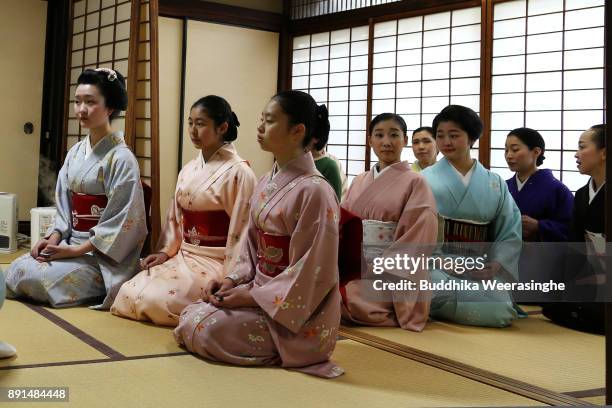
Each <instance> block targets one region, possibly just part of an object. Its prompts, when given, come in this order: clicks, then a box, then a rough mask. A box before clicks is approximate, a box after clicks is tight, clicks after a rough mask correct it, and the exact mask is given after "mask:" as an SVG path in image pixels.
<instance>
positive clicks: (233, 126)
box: [191, 95, 240, 142]
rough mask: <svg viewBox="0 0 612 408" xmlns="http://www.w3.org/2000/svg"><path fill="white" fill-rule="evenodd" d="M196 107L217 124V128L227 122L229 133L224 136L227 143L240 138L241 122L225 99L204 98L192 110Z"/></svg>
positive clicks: (215, 97) (192, 106)
mask: <svg viewBox="0 0 612 408" xmlns="http://www.w3.org/2000/svg"><path fill="white" fill-rule="evenodd" d="M195 107H199V108H200V109H202V110H203V111H204V112H205V113H206V116H208V118H209V119H210V120H212V121H213V122H214V123H215V126H221V125H222V124H224V123H225V122H227V131H226V132H225V133H224V134H223V140H224V141H225V142H232V141H234V140H236V139H237V138H238V127H239V126H240V122H239V121H238V116H236V114H235V113H234V112H233V111H232V107H231V106H230V104H229V103H228V102H227V101H226V100H225V99H223V98H222V97H220V96H217V95H208V96H204V97H202V98H200V99H198V100H197V101H195V102H194V104H193V105H191V109H193V108H195Z"/></svg>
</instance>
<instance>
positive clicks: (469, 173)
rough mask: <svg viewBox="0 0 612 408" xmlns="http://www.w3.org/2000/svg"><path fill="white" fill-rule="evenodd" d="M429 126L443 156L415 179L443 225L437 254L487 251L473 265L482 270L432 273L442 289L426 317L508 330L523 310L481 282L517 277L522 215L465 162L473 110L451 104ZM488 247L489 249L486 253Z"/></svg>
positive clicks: (473, 129) (476, 132) (490, 176)
mask: <svg viewBox="0 0 612 408" xmlns="http://www.w3.org/2000/svg"><path fill="white" fill-rule="evenodd" d="M433 129H434V133H435V135H436V144H437V146H438V150H439V151H440V152H441V153H442V154H443V155H444V158H443V159H442V160H440V161H439V162H438V163H436V164H435V165H433V166H431V167H428V168H427V169H425V170H423V172H422V173H421V174H422V175H423V176H424V177H425V178H426V179H427V182H428V183H429V185H430V186H431V189H432V191H433V194H434V196H435V198H436V204H437V206H438V212H439V216H440V218H441V220H440V223H441V224H442V225H443V232H442V231H441V233H443V235H444V243H445V245H444V247H443V249H442V253H440V254H439V255H441V256H442V257H445V256H447V255H448V256H450V257H453V256H455V257H456V256H457V254H460V255H461V254H465V253H466V252H467V253H470V251H472V252H471V254H472V256H473V259H476V258H477V257H479V256H484V255H485V252H484V251H486V255H487V257H486V258H484V260H482V259H481V260H480V262H479V263H477V264H476V265H480V266H481V267H480V268H478V267H476V266H475V265H472V266H473V267H472V268H471V270H468V271H466V270H465V269H464V268H457V267H455V269H452V268H446V267H445V270H441V269H433V270H432V271H431V281H432V284H433V285H436V284H439V285H440V286H444V283H446V286H445V287H444V289H442V290H435V291H434V294H433V298H432V303H431V311H430V316H431V317H433V318H436V319H442V320H450V321H454V322H457V323H461V324H468V325H474V326H490V327H504V326H508V325H510V324H511V322H512V321H513V320H514V319H516V318H518V317H519V316H521V315H524V313H523V312H522V311H521V310H520V308H518V306H516V305H515V303H514V301H513V300H512V297H511V294H510V293H509V292H507V291H504V290H501V291H500V290H488V289H486V288H485V287H484V285H483V282H484V281H487V280H490V281H492V280H497V282H512V281H514V280H515V279H517V278H518V276H517V262H518V259H519V255H520V249H521V213H520V211H519V209H518V207H517V206H516V204H515V203H514V200H513V199H512V196H511V195H510V193H509V192H508V187H507V185H506V182H505V181H504V180H503V179H502V178H501V177H500V176H499V175H498V174H495V173H492V172H490V171H489V170H487V169H485V168H484V167H483V166H482V165H481V164H480V163H479V162H478V161H477V160H474V159H472V158H471V157H470V148H471V147H472V145H473V144H474V143H475V142H476V140H478V138H479V137H480V135H481V133H482V122H481V121H480V118H479V117H478V115H477V114H476V112H474V111H473V110H471V109H469V108H466V107H464V106H459V105H449V106H447V107H446V108H444V109H443V110H442V111H441V112H440V113H439V114H438V115H437V116H436V117H435V118H434V121H433ZM487 242H490V243H491V245H488V246H487V249H485V245H487V244H486V243H487ZM478 243H480V244H478ZM451 248H453V250H456V249H461V248H463V249H464V250H466V252H463V253H462V252H461V251H459V252H453V251H452V250H451ZM482 266H484V267H482ZM453 281H454V282H453Z"/></svg>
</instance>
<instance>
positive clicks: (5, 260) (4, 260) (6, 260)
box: [0, 248, 30, 269]
mask: <svg viewBox="0 0 612 408" xmlns="http://www.w3.org/2000/svg"><path fill="white" fill-rule="evenodd" d="M28 252H30V249H29V248H19V249H18V250H17V251H16V252H13V253H10V254H6V253H3V252H0V265H2V264H6V265H9V264H10V263H11V262H13V261H14V260H15V259H17V258H19V257H20V256H21V255H23V254H25V253H28ZM2 269H6V267H5V266H3V267H2Z"/></svg>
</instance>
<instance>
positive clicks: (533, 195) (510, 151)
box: [505, 128, 574, 303]
mask: <svg viewBox="0 0 612 408" xmlns="http://www.w3.org/2000/svg"><path fill="white" fill-rule="evenodd" d="M545 150H546V146H545V143H544V139H543V138H542V136H541V135H540V133H539V132H538V131H536V130H533V129H529V128H518V129H514V130H513V131H511V132H510V133H509V134H508V136H507V138H506V152H505V157H506V162H507V163H508V167H509V168H510V170H512V171H514V172H515V173H516V174H515V176H514V177H512V178H510V179H508V180H506V182H507V183H508V190H509V191H510V194H512V198H514V201H515V202H516V205H517V206H518V208H519V210H521V224H522V234H523V241H525V242H531V243H528V244H525V245H523V250H522V252H521V259H520V262H519V277H520V280H521V281H522V282H529V281H531V280H532V279H533V280H535V281H538V282H548V281H549V280H551V279H552V280H554V281H559V280H562V279H563V276H562V272H560V271H563V269H564V264H563V262H564V257H563V256H561V255H560V254H562V253H563V252H560V251H559V250H558V249H559V248H558V246H554V245H550V244H543V245H541V244H538V243H539V242H564V241H567V234H568V230H569V224H570V221H571V219H572V208H573V205H574V196H573V195H572V193H571V191H570V190H569V189H568V188H567V187H566V186H565V185H564V184H563V183H561V182H560V181H559V180H557V179H556V178H555V177H554V176H553V174H552V171H551V170H549V169H539V168H538V167H539V166H541V165H542V163H543V162H544V151H545ZM534 242H535V243H534ZM558 296H559V293H557V292H547V293H543V292H541V291H533V292H531V291H530V292H525V291H520V292H515V293H514V297H515V299H516V300H517V301H518V302H523V303H539V302H541V301H552V300H558Z"/></svg>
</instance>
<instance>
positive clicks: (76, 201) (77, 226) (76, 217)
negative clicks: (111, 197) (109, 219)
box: [72, 192, 108, 232]
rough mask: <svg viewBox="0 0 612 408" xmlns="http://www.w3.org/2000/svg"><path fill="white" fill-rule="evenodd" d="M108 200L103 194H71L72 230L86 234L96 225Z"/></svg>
mask: <svg viewBox="0 0 612 408" xmlns="http://www.w3.org/2000/svg"><path fill="white" fill-rule="evenodd" d="M107 204H108V198H106V196H105V195H104V194H82V193H74V192H73V193H72V229H74V230H76V231H81V232H87V231H89V230H90V229H91V228H93V227H95V226H96V225H98V222H99V221H100V216H102V213H103V212H104V209H105V208H106V205H107Z"/></svg>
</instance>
